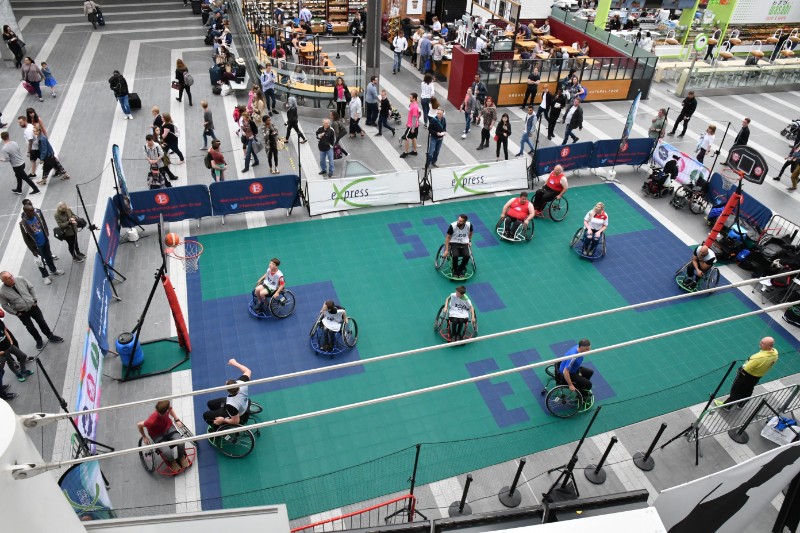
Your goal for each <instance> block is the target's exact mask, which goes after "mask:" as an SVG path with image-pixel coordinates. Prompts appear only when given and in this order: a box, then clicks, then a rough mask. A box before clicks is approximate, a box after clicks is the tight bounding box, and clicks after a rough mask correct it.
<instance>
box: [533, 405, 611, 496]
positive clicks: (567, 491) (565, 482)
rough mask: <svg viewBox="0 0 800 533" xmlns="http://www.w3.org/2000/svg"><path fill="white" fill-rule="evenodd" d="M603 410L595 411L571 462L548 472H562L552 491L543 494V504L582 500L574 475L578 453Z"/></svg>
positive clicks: (573, 453)
mask: <svg viewBox="0 0 800 533" xmlns="http://www.w3.org/2000/svg"><path fill="white" fill-rule="evenodd" d="M602 408H603V407H602V406H599V407H597V409H595V411H594V415H592V419H591V420H589V425H588V426H586V430H585V431H584V432H583V436H582V437H581V440H580V441H578V445H577V446H576V447H575V451H574V452H572V457H570V460H569V462H568V463H567V464H565V465H563V466H558V467H556V468H551V469H550V470H548V471H547V473H548V474H551V473H553V472H555V471H560V472H561V473H560V474H559V476H558V479H556V480H555V482H554V483H553V484H552V485H551V486H550V489H549V490H548V491H547V492H546V493H545V494H542V501H543V502H546V503H553V502H560V501H568V500H575V499H577V498H580V496H581V494H580V492H579V491H578V484H577V483H576V482H575V474H573V473H572V471H573V470H574V469H575V465H576V464H577V463H578V452H579V451H580V449H581V446H583V441H585V440H586V436H587V435H588V434H589V431H590V430H591V429H592V425H593V424H594V421H595V419H596V418H597V415H599V414H600V409H602ZM559 485H560V486H559Z"/></svg>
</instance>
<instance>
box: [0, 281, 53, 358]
mask: <svg viewBox="0 0 800 533" xmlns="http://www.w3.org/2000/svg"><path fill="white" fill-rule="evenodd" d="M0 281H2V285H0V305H2V306H3V309H4V310H5V311H6V312H8V313H10V314H12V315H16V317H17V318H19V320H20V322H22V323H23V324H24V325H25V329H27V330H28V333H30V334H31V337H33V340H35V341H36V349H37V350H41V349H42V348H43V347H44V342H43V341H42V336H41V335H39V331H38V330H37V329H36V326H34V324H33V321H34V320H35V321H36V324H38V325H39V329H41V330H42V333H44V335H45V337H47V340H49V341H50V342H56V343H59V342H64V339H62V338H61V337H59V336H58V335H56V334H55V333H53V332H52V331H51V330H50V327H49V326H48V325H47V322H46V321H45V319H44V314H42V310H41V309H40V308H39V300H38V298H37V297H36V291H35V290H34V289H33V285H31V283H30V282H29V281H28V280H27V279H25V278H23V277H22V276H14V275H12V274H11V273H10V272H8V271H3V272H0Z"/></svg>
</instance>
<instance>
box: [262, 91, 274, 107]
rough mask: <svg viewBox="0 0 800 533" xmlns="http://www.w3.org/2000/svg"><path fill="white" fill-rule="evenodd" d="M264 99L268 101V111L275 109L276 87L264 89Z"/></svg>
mask: <svg viewBox="0 0 800 533" xmlns="http://www.w3.org/2000/svg"><path fill="white" fill-rule="evenodd" d="M264 101H265V102H266V103H267V111H270V110H274V109H275V89H267V90H266V91H264Z"/></svg>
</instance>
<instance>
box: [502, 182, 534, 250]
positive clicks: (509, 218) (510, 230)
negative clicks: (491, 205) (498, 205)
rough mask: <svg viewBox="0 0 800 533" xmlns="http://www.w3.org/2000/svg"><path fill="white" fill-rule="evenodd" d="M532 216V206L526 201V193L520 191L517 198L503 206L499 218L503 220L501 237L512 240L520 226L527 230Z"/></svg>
mask: <svg viewBox="0 0 800 533" xmlns="http://www.w3.org/2000/svg"><path fill="white" fill-rule="evenodd" d="M533 216H534V210H533V204H532V203H531V202H530V201H529V200H528V193H527V192H525V191H522V192H521V193H519V196H518V197H517V198H512V199H511V200H509V201H508V202H506V205H504V206H503V211H502V212H501V213H500V218H501V219H502V220H503V230H504V232H503V235H505V237H506V238H508V239H513V238H514V235H515V234H516V233H517V228H519V226H520V224H524V225H525V227H526V228H527V227H528V223H529V222H530V221H531V219H533Z"/></svg>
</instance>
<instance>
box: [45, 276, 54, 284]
mask: <svg viewBox="0 0 800 533" xmlns="http://www.w3.org/2000/svg"><path fill="white" fill-rule="evenodd" d="M43 281H44V284H45V285H50V284H51V283H53V281H52V280H51V279H50V276H47V277H46V278H44V280H43Z"/></svg>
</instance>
